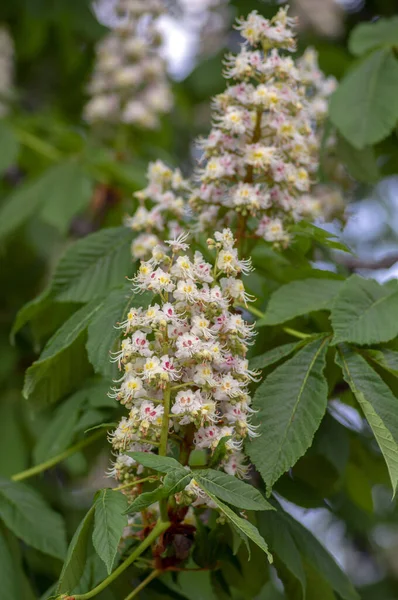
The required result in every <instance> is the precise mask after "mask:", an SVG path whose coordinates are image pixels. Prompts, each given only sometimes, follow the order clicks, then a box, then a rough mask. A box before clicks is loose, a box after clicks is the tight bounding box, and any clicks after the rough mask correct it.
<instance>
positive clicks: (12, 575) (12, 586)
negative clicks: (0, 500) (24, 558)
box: [0, 527, 23, 600]
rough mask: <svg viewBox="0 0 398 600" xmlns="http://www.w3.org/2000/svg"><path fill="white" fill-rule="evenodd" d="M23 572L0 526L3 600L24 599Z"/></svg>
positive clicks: (0, 568) (0, 572) (0, 571)
mask: <svg viewBox="0 0 398 600" xmlns="http://www.w3.org/2000/svg"><path fill="white" fill-rule="evenodd" d="M22 576H23V573H22V571H21V568H20V566H19V565H18V564H17V563H16V561H15V560H14V557H13V556H12V553H11V550H10V548H9V545H8V541H7V539H6V536H5V535H4V533H3V531H2V528H1V527H0V578H1V598H2V600H19V599H20V598H21V599H22V589H21V578H22Z"/></svg>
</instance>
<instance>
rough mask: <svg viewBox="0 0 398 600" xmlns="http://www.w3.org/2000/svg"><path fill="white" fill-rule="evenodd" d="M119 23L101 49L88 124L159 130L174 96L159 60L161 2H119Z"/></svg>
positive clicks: (149, 0) (133, 0)
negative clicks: (120, 125) (101, 123)
mask: <svg viewBox="0 0 398 600" xmlns="http://www.w3.org/2000/svg"><path fill="white" fill-rule="evenodd" d="M116 9H117V14H118V17H119V19H118V23H117V24H116V25H115V26H114V28H113V29H112V31H111V32H110V33H109V34H108V35H107V36H106V37H105V38H104V39H103V40H102V41H101V42H100V43H99V44H98V47H97V59H96V65H95V69H94V73H93V76H92V79H91V82H90V84H89V88H88V91H89V93H90V96H91V99H90V101H89V102H88V104H87V105H86V107H85V110H84V117H85V119H86V120H87V121H88V122H89V123H98V122H104V123H119V122H121V123H126V124H133V125H135V126H137V127H141V128H144V129H155V128H157V127H158V125H159V115H161V114H164V113H167V112H169V111H170V109H171V107H172V105H173V97H172V94H171V90H170V85H169V82H168V79H167V73H166V65H165V61H164V60H163V58H162V57H161V56H160V52H159V48H160V45H161V42H162V37H161V34H160V31H159V29H158V26H157V18H158V17H159V15H160V14H161V13H162V12H163V9H164V7H163V2H162V0H118V1H117V5H116Z"/></svg>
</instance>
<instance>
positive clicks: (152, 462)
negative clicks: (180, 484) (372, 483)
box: [127, 452, 187, 473]
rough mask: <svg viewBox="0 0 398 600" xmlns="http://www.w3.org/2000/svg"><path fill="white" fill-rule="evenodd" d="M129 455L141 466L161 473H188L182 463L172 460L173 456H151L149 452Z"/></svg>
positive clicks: (129, 453) (130, 453)
mask: <svg viewBox="0 0 398 600" xmlns="http://www.w3.org/2000/svg"><path fill="white" fill-rule="evenodd" d="M127 455H128V456H131V458H134V460H136V461H137V462H138V463H140V465H143V466H144V467H148V468H149V469H153V470H154V471H159V472H160V473H173V472H174V471H176V470H177V471H184V473H186V472H187V471H186V469H184V467H183V466H182V465H181V463H179V462H178V461H176V460H175V459H174V458H171V456H158V455H157V454H149V452H127Z"/></svg>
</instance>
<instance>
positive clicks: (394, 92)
mask: <svg viewBox="0 0 398 600" xmlns="http://www.w3.org/2000/svg"><path fill="white" fill-rule="evenodd" d="M330 118H331V121H332V123H333V124H334V125H335V126H336V127H337V129H338V130H339V131H340V133H341V134H342V135H343V136H344V137H345V138H346V139H347V140H348V141H349V142H350V143H351V144H352V145H353V146H355V148H358V149H359V150H360V149H361V148H364V147H365V146H371V145H373V144H375V143H377V142H380V141H381V140H382V139H383V138H385V137H387V136H388V135H389V134H390V133H391V131H392V130H393V128H394V127H395V125H396V123H397V119H398V61H397V59H396V58H395V56H394V53H393V51H392V50H391V49H390V48H383V49H381V50H376V51H375V52H373V53H372V54H371V55H370V56H368V57H367V58H366V59H364V60H363V61H362V62H361V64H360V65H358V66H356V67H354V68H353V69H352V70H351V71H350V72H349V73H348V74H347V75H346V76H345V77H344V79H343V80H342V82H341V83H340V85H339V87H338V88H337V90H336V91H335V93H334V94H333V96H332V99H331V102H330Z"/></svg>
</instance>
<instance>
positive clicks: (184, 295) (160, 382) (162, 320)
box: [111, 229, 257, 506]
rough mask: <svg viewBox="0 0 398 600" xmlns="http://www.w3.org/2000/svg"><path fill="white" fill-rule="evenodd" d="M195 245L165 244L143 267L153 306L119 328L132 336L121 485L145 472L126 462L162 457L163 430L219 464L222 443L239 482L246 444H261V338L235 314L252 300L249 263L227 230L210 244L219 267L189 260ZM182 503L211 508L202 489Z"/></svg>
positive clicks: (118, 394) (118, 436)
mask: <svg viewBox="0 0 398 600" xmlns="http://www.w3.org/2000/svg"><path fill="white" fill-rule="evenodd" d="M187 237H188V236H187V235H186V234H184V235H180V236H179V237H178V238H175V239H174V240H171V241H166V242H165V245H166V246H167V248H168V249H167V250H165V249H164V246H161V247H160V246H158V247H156V248H154V249H153V251H152V257H151V258H150V259H149V260H148V261H145V262H141V265H140V267H139V269H138V272H137V275H136V276H135V278H134V280H133V281H134V287H133V289H134V290H135V291H136V292H137V293H140V292H152V293H153V295H154V301H153V302H152V303H151V304H150V306H148V307H147V308H132V309H131V310H130V312H129V313H128V315H127V318H126V320H125V321H124V322H122V323H120V327H121V328H122V329H123V331H124V334H125V337H124V339H123V341H122V344H121V348H120V351H119V352H118V353H116V354H115V356H114V360H115V361H117V363H118V364H119V367H120V369H121V370H122V371H123V375H122V377H121V378H120V380H119V381H118V382H117V385H116V386H115V387H114V388H113V390H112V392H111V396H112V397H114V398H116V399H117V400H118V401H119V402H120V403H121V404H123V405H124V406H125V407H126V408H127V409H128V411H129V413H128V415H127V416H126V417H123V418H122V420H121V421H120V423H119V425H118V427H117V428H116V430H115V431H114V432H113V433H112V435H111V441H112V445H113V449H114V451H115V452H117V453H118V454H117V458H116V460H115V463H114V467H113V469H112V472H111V473H112V475H114V476H115V477H116V478H117V479H118V480H119V481H122V482H125V481H127V482H128V481H132V482H134V481H135V480H136V479H137V478H139V477H142V473H143V471H144V468H143V467H142V466H140V465H138V464H137V463H135V461H134V460H133V459H132V458H131V457H129V456H128V455H127V454H126V453H128V452H129V451H133V450H139V451H146V452H155V451H156V449H157V447H158V446H159V443H160V440H161V435H162V431H164V427H165V426H166V428H167V430H168V435H169V438H171V439H173V438H175V440H177V441H178V440H180V441H181V440H187V439H189V440H191V441H190V442H188V443H189V444H190V446H189V451H191V450H194V449H198V450H205V451H207V452H208V453H209V454H210V455H211V454H213V453H214V451H215V450H216V448H217V446H218V444H219V442H220V440H222V439H223V438H224V443H225V448H224V450H225V451H224V454H223V456H222V458H221V463H220V464H219V468H222V469H223V470H224V471H225V472H227V473H229V474H230V475H236V476H238V477H244V476H245V475H246V472H247V466H246V464H245V455H244V453H243V448H242V446H243V441H244V439H245V438H246V437H247V436H254V435H256V433H255V429H254V427H253V426H252V425H250V414H251V412H252V409H251V408H250V404H251V398H250V396H249V393H248V385H249V383H250V382H251V381H252V380H257V379H256V378H257V373H254V372H252V371H250V370H249V368H248V361H247V359H246V354H247V351H248V347H249V345H250V344H251V343H252V340H253V336H254V333H253V326H252V325H250V324H248V323H247V322H245V320H244V319H243V317H242V316H241V314H239V313H238V312H236V310H235V309H234V308H233V305H234V304H235V303H246V302H247V300H248V299H249V297H248V295H247V294H246V292H245V289H244V285H243V283H242V280H241V276H242V274H243V275H244V274H246V273H248V272H249V271H250V270H251V265H250V261H248V260H241V259H239V258H238V253H237V249H236V248H235V245H234V243H235V240H234V238H233V235H232V233H231V231H230V230H229V229H224V230H223V231H222V232H216V233H215V236H214V239H211V240H208V245H209V248H210V249H212V250H213V251H215V252H216V257H215V260H214V265H211V264H210V263H208V262H206V260H205V259H204V257H203V255H202V254H201V253H200V252H199V251H196V252H195V253H194V254H193V256H192V254H191V253H189V252H187V251H189V246H188V244H187V243H186V240H187ZM166 397H168V398H169V401H166V400H165V398H166ZM165 411H167V412H166V413H165ZM131 489H134V488H131ZM130 493H131V492H130ZM176 501H177V502H179V503H182V504H185V505H187V504H193V505H194V506H196V505H200V504H207V505H208V506H211V501H210V499H209V498H208V497H207V496H206V494H204V493H203V492H201V491H199V488H198V487H197V486H196V485H195V482H194V481H193V482H191V483H190V484H189V486H187V488H186V490H185V491H183V492H182V493H180V494H178V495H177V496H176Z"/></svg>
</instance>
